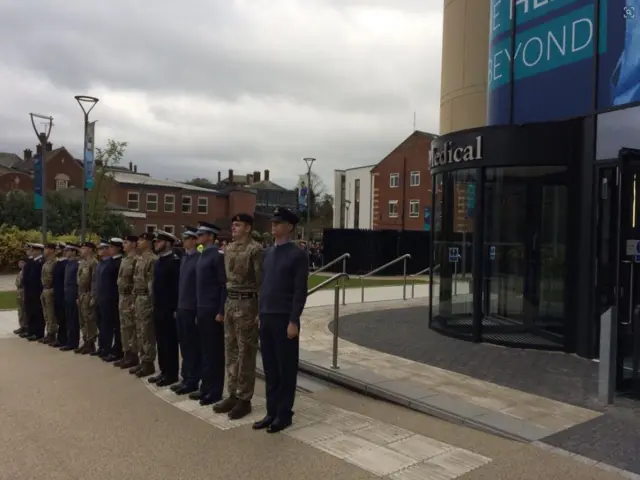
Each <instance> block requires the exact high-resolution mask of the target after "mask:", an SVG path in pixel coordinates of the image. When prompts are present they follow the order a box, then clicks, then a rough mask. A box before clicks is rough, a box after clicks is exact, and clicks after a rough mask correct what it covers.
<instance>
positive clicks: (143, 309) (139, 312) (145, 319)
mask: <svg viewBox="0 0 640 480" xmlns="http://www.w3.org/2000/svg"><path fill="white" fill-rule="evenodd" d="M135 314H136V337H137V339H138V349H137V350H138V353H139V354H140V361H142V362H149V363H153V362H155V360H156V329H155V326H154V324H153V303H152V302H151V297H150V296H149V295H137V296H136V300H135Z"/></svg>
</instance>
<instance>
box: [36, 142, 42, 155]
mask: <svg viewBox="0 0 640 480" xmlns="http://www.w3.org/2000/svg"><path fill="white" fill-rule="evenodd" d="M36 155H38V156H39V157H40V156H42V145H40V144H38V145H36Z"/></svg>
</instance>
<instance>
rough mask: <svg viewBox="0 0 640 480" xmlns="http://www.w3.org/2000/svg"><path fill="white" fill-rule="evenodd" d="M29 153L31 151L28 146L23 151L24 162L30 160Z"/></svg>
mask: <svg viewBox="0 0 640 480" xmlns="http://www.w3.org/2000/svg"><path fill="white" fill-rule="evenodd" d="M31 153H32V152H31V150H30V149H28V148H27V149H26V150H25V151H24V161H25V162H29V161H31Z"/></svg>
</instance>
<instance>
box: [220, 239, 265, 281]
mask: <svg viewBox="0 0 640 480" xmlns="http://www.w3.org/2000/svg"><path fill="white" fill-rule="evenodd" d="M263 252H264V250H263V249H262V246H261V245H260V244H259V243H258V242H256V241H254V240H253V239H247V240H243V241H234V242H233V243H231V244H230V245H227V247H226V248H225V249H224V269H225V272H226V274H227V291H229V292H239V293H257V292H258V291H259V290H260V284H261V283H262V254H263Z"/></svg>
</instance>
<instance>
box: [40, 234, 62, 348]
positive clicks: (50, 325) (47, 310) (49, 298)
mask: <svg viewBox="0 0 640 480" xmlns="http://www.w3.org/2000/svg"><path fill="white" fill-rule="evenodd" d="M55 266H56V244H55V243H47V244H45V246H44V264H43V265H42V272H41V279H42V294H41V295H40V300H41V302H42V313H43V314H44V323H45V325H46V327H47V335H46V336H45V337H44V338H41V339H40V340H38V342H39V343H44V344H46V345H48V344H50V343H53V342H55V341H56V335H58V321H57V320H56V310H55V303H54V298H53V268H54V267H55Z"/></svg>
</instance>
